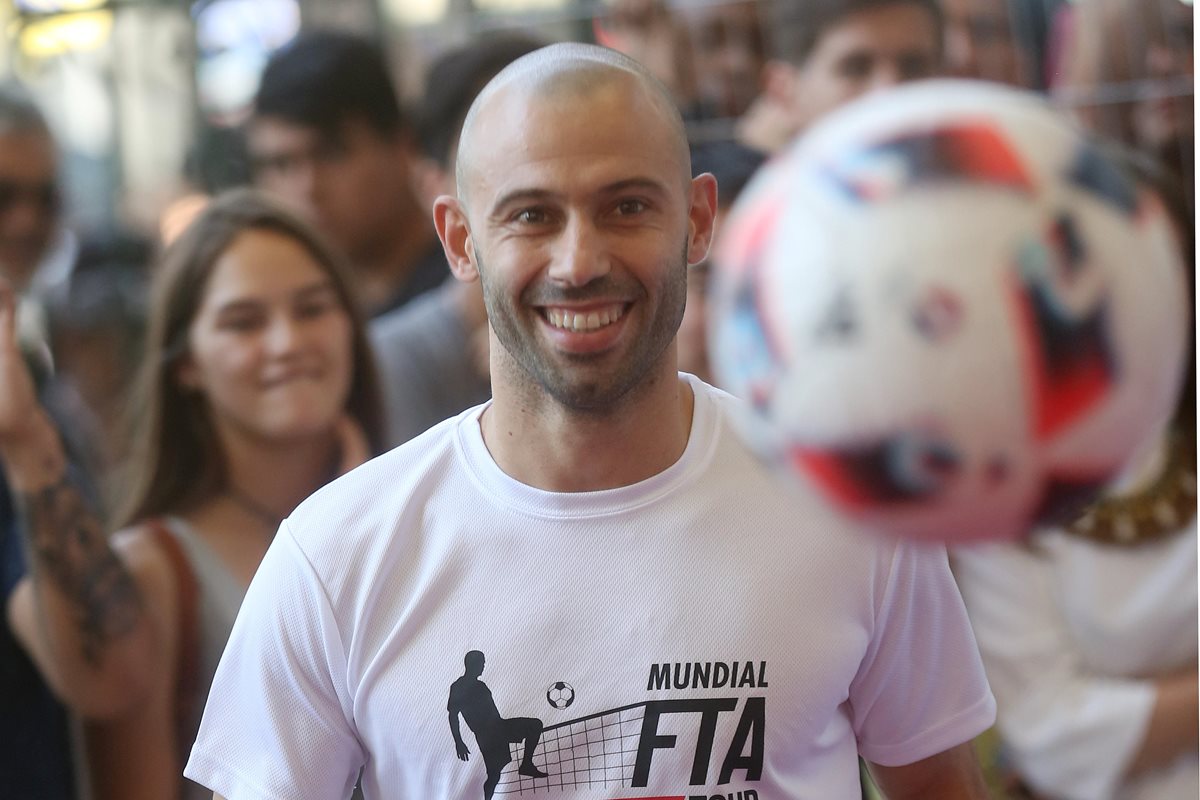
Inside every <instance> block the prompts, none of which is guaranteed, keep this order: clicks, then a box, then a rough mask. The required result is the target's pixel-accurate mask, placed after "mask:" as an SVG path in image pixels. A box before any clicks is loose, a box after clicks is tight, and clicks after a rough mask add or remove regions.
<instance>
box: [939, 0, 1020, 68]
mask: <svg viewBox="0 0 1200 800" xmlns="http://www.w3.org/2000/svg"><path fill="white" fill-rule="evenodd" d="M1039 1H1040V0H1039ZM1019 3H1020V0H941V4H942V15H943V16H944V18H945V22H944V25H945V44H944V46H943V51H944V52H945V71H946V74H947V75H952V76H954V77H958V78H977V79H980V80H988V81H998V82H1000V83H1007V84H1009V85H1011V86H1019V87H1033V86H1034V85H1035V84H1037V83H1038V80H1037V78H1038V76H1037V74H1036V72H1037V60H1036V59H1035V58H1034V55H1035V54H1034V53H1033V52H1031V50H1030V44H1029V42H1028V38H1029V37H1028V35H1023V33H1024V32H1023V30H1022V24H1023V22H1024V18H1023V16H1022V15H1021V13H1020V5H1019ZM1026 13H1028V12H1026Z"/></svg>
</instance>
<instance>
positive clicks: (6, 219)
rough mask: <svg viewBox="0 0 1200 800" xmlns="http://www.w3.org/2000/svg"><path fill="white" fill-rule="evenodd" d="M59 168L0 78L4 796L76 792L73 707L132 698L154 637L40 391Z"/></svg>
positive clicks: (0, 763)
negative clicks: (41, 291)
mask: <svg viewBox="0 0 1200 800" xmlns="http://www.w3.org/2000/svg"><path fill="white" fill-rule="evenodd" d="M56 174H57V156H56V149H55V143H54V140H53V137H52V135H51V132H50V128H49V126H48V125H47V124H46V121H45V119H44V117H43V116H42V114H41V113H40V111H39V110H38V108H37V107H36V105H35V104H34V102H33V100H32V99H31V98H30V97H29V95H28V93H27V92H25V91H24V90H23V89H22V88H21V87H19V86H17V85H15V84H3V85H0V467H2V470H0V611H2V612H3V613H2V614H0V792H2V793H3V794H4V795H5V796H6V797H8V796H11V797H20V798H23V799H24V800H67V799H68V798H73V797H75V796H76V793H77V792H79V791H82V789H83V787H84V785H85V781H84V780H83V779H82V777H81V770H80V769H79V761H78V759H76V758H75V756H74V748H73V747H72V743H71V737H70V734H69V722H68V712H67V709H68V708H71V709H73V710H76V711H80V712H82V713H86V714H90V715H98V716H103V715H107V714H113V713H117V712H119V711H121V710H122V709H124V708H126V707H128V704H129V703H130V702H133V701H134V700H136V699H137V698H139V697H141V696H142V695H143V694H144V692H145V690H146V688H147V687H148V685H149V678H150V675H149V671H148V669H147V667H146V662H147V659H148V658H149V656H150V655H151V654H152V653H153V651H154V647H155V646H156V641H155V639H154V637H153V631H152V629H151V627H150V625H149V622H148V617H147V614H146V613H145V606H144V604H143V602H142V599H141V597H140V595H139V593H138V591H137V588H136V585H135V584H134V582H133V580H132V578H131V576H130V575H129V573H128V571H127V570H126V569H125V567H124V566H123V565H122V564H121V562H120V561H119V560H118V559H117V558H116V557H115V556H114V555H113V553H112V552H111V550H110V549H109V548H108V545H107V543H106V538H105V535H104V529H103V526H102V525H101V524H100V522H99V520H98V517H97V513H96V498H95V496H94V492H93V491H91V484H90V481H89V480H88V477H87V476H86V475H85V474H83V473H82V472H81V470H80V469H79V468H78V462H79V458H78V453H72V452H71V450H70V449H69V448H68V447H67V445H66V441H65V439H64V436H63V435H62V431H63V429H64V428H63V424H62V422H63V419H62V415H61V413H60V412H61V410H60V409H54V410H53V414H52V412H51V411H50V410H47V405H46V398H45V397H40V396H39V392H40V391H41V390H44V388H45V384H46V381H47V380H48V379H49V377H50V372H49V360H48V358H47V357H46V356H47V353H48V349H47V348H46V341H45V338H44V337H45V335H46V331H45V325H44V322H45V317H44V314H43V312H44V308H43V306H42V305H41V302H40V299H41V298H40V297H38V296H37V295H38V292H37V289H38V288H39V287H38V284H39V277H40V275H41V274H42V270H43V269H44V264H45V263H46V261H47V254H48V252H49V251H50V250H51V249H52V244H53V242H54V240H55V232H56V231H57V230H58V229H59V213H60V197H59V188H58V186H57V183H56ZM67 438H73V437H67Z"/></svg>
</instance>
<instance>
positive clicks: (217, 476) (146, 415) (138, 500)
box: [116, 189, 383, 527]
mask: <svg viewBox="0 0 1200 800" xmlns="http://www.w3.org/2000/svg"><path fill="white" fill-rule="evenodd" d="M248 230H266V231H274V232H277V233H280V234H283V235H284V236H287V237H289V238H291V239H293V240H294V241H296V242H297V243H298V244H300V245H301V246H302V247H304V249H305V250H307V251H308V252H309V253H310V254H311V255H312V257H313V259H314V260H315V261H316V262H317V263H318V265H319V266H320V267H321V268H322V270H324V271H325V273H326V274H327V275H328V276H329V277H330V278H331V280H332V282H333V288H334V292H335V293H336V294H337V297H338V299H339V301H341V304H342V306H343V307H344V308H345V309H346V312H347V313H348V314H349V315H350V320H351V332H352V333H351V352H352V359H353V376H352V378H351V383H350V393H349V395H348V397H347V399H346V411H347V413H348V414H349V415H350V416H351V417H353V418H354V419H355V420H356V421H357V422H358V423H359V424H360V425H361V426H362V428H363V431H364V432H365V433H366V436H367V441H368V442H369V443H370V445H371V449H372V451H373V452H379V450H380V449H381V445H382V441H383V436H382V431H383V411H382V406H381V400H380V393H379V380H378V378H377V376H376V372H375V364H374V361H373V360H372V356H371V349H370V345H369V343H368V341H367V334H366V327H365V322H364V317H363V314H362V311H361V310H360V309H359V306H358V302H357V301H356V299H355V297H354V295H353V292H352V290H351V283H350V279H349V277H348V273H347V271H346V268H345V267H344V266H343V264H342V262H341V261H340V260H339V259H338V258H337V257H336V256H335V255H334V254H333V253H334V251H332V250H331V249H330V248H329V247H328V246H327V245H326V244H325V243H324V241H323V240H322V239H321V238H320V236H318V235H317V234H316V233H315V232H313V230H312V229H311V228H309V226H307V225H306V224H304V223H303V222H301V221H300V220H299V219H298V218H297V217H295V216H293V215H292V214H291V213H290V212H288V211H286V210H284V208H283V207H282V206H280V205H279V204H278V203H276V202H275V201H274V200H271V199H268V198H267V197H266V196H265V195H263V194H261V193H259V192H256V191H254V190H250V189H235V190H233V191H231V192H228V193H226V194H224V195H221V196H219V197H217V198H216V199H214V200H213V201H212V202H211V203H210V204H209V205H208V206H207V207H206V208H205V209H204V210H203V211H202V212H201V213H200V215H199V216H198V217H197V218H196V219H195V220H194V221H193V222H192V224H191V225H190V226H188V228H187V230H185V231H184V232H183V233H182V234H181V235H180V236H179V238H178V239H176V240H175V241H174V242H173V243H172V244H171V246H170V247H168V248H167V250H166V252H165V253H164V254H163V257H162V260H161V263H160V264H159V265H158V269H157V271H156V273H155V275H154V286H153V288H152V292H151V301H150V309H149V321H148V331H147V335H146V342H145V349H144V355H143V358H142V364H141V368H140V375H139V378H138V380H137V382H136V385H135V387H134V394H133V402H132V404H131V407H130V411H131V417H130V421H131V429H132V432H133V448H132V457H131V459H130V470H129V473H130V474H129V480H128V483H129V490H128V491H127V492H126V494H125V497H123V498H122V501H123V503H124V507H123V508H121V509H119V512H118V516H117V520H116V522H117V527H123V526H125V525H129V524H131V523H133V522H136V521H138V520H141V519H145V518H147V517H154V516H159V515H162V514H166V513H174V512H179V511H182V510H186V509H188V508H193V507H195V505H197V504H198V503H201V502H203V501H205V500H206V499H208V498H209V497H212V496H213V495H214V494H216V493H217V492H219V491H222V490H223V489H224V488H225V482H226V480H227V476H226V471H225V470H226V467H225V460H224V454H223V453H222V452H221V450H220V446H219V444H218V440H217V436H216V432H215V430H214V429H213V423H212V420H211V418H210V414H209V408H208V403H207V400H206V399H205V398H204V397H203V396H202V395H200V394H197V393H195V392H189V391H186V390H185V389H184V388H183V387H182V386H181V385H180V384H179V381H178V380H177V379H176V375H175V372H176V368H177V366H178V364H179V363H180V359H181V358H182V357H183V356H184V355H185V354H186V353H187V350H188V331H189V328H190V327H191V324H192V321H193V319H194V318H195V316H196V313H197V311H198V310H199V308H200V305H201V302H202V300H203V297H204V292H205V290H206V288H207V286H208V281H209V277H210V276H211V275H212V273H213V270H214V268H215V266H216V263H217V261H218V260H219V259H220V257H221V255H222V254H223V253H224V252H225V251H226V250H227V249H228V248H229V247H230V245H231V244H232V243H233V241H234V240H235V239H236V238H237V237H238V236H239V235H240V234H241V233H243V232H245V231H248Z"/></svg>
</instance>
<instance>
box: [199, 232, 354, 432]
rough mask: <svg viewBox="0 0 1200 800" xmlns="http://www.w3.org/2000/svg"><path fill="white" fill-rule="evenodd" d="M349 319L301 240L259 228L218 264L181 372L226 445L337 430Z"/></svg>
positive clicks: (348, 355)
mask: <svg viewBox="0 0 1200 800" xmlns="http://www.w3.org/2000/svg"><path fill="white" fill-rule="evenodd" d="M351 325H352V323H351V320H350V315H349V313H348V312H347V310H346V308H345V307H344V306H343V305H342V303H341V301H340V299H339V297H338V294H337V291H336V289H335V288H334V284H333V280H332V278H331V277H330V276H329V274H328V273H327V272H326V271H325V270H324V269H323V268H322V267H321V266H320V264H319V263H318V262H317V261H316V259H315V258H313V256H312V254H311V253H309V251H308V250H307V249H306V248H305V247H304V246H303V245H301V244H300V243H298V242H297V241H296V240H294V239H292V238H291V237H289V236H287V235H285V234H283V233H279V232H276V231H271V230H261V229H253V228H251V229H248V230H245V231H243V232H242V233H240V234H238V236H237V238H235V239H234V240H233V241H232V243H231V244H230V245H229V247H228V248H227V249H226V250H225V252H224V253H222V254H221V256H220V257H219V258H218V259H217V261H216V263H215V264H214V266H213V271H212V274H211V275H210V276H209V278H208V282H207V285H206V287H205V290H204V295H203V298H202V299H201V302H200V306H199V308H198V309H197V311H196V316H195V318H194V319H193V320H192V323H191V325H190V326H189V329H188V354H187V356H186V357H185V358H184V360H183V362H182V363H181V364H180V366H179V373H178V379H179V380H180V382H181V383H182V384H183V385H184V386H185V387H187V388H189V389H191V390H193V391H198V392H200V393H201V394H203V395H204V397H205V399H206V400H207V403H208V406H209V408H210V410H211V414H212V422H213V426H214V427H215V428H216V430H217V432H218V435H219V437H220V439H221V441H222V442H223V443H224V444H225V446H226V448H227V449H228V447H229V446H230V444H231V443H232V442H234V441H247V440H248V441H256V442H275V443H281V444H288V443H294V442H296V441H300V440H304V439H308V438H311V437H314V436H325V435H329V434H331V432H332V431H333V427H334V424H335V422H336V421H337V420H338V418H339V417H340V416H341V414H342V413H343V409H344V408H345V404H346V400H347V397H348V396H349V393H350V385H351V378H352V373H353V361H352V352H351V351H352V335H351Z"/></svg>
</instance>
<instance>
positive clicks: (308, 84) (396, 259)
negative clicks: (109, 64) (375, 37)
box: [246, 31, 448, 316]
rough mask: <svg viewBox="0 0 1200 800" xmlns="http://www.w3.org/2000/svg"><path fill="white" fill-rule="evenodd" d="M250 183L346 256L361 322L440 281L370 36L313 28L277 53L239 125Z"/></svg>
mask: <svg viewBox="0 0 1200 800" xmlns="http://www.w3.org/2000/svg"><path fill="white" fill-rule="evenodd" d="M246 148H247V154H248V158H249V161H250V168H251V173H252V176H253V181H254V184H255V185H256V186H258V187H259V188H261V189H265V190H267V191H269V192H271V193H273V194H275V195H277V196H278V197H280V198H281V199H282V200H283V201H284V202H285V203H287V204H288V205H289V206H291V207H292V208H293V210H295V211H296V212H297V213H299V214H300V215H301V216H302V217H303V218H304V219H305V220H307V221H308V222H309V223H311V224H313V225H315V226H316V228H317V229H318V230H319V231H320V232H321V233H322V234H324V235H325V236H326V237H327V238H328V239H329V240H331V241H332V242H333V244H334V245H335V246H337V247H338V248H340V249H341V250H342V251H343V253H344V254H345V255H346V256H347V257H348V259H349V263H350V265H351V269H352V271H353V277H354V283H355V287H356V291H357V292H358V294H359V295H360V296H361V297H362V298H363V302H364V303H365V305H366V309H367V313H368V315H369V316H377V315H379V314H382V313H384V312H386V311H390V310H391V309H394V308H399V307H400V306H402V305H404V304H405V303H406V302H408V301H409V300H411V299H413V298H414V297H416V296H418V295H420V294H421V293H422V292H426V291H428V290H430V289H433V288H435V287H437V286H439V285H441V284H442V282H444V281H445V280H446V278H447V277H448V275H447V272H446V264H445V260H444V259H443V258H442V255H441V251H440V249H439V248H438V246H437V237H436V236H435V235H434V231H433V227H432V225H430V223H429V215H428V213H427V211H426V209H423V208H421V207H420V204H419V202H418V200H417V197H416V195H415V193H414V192H413V187H412V176H411V174H410V173H411V169H412V163H413V159H414V158H415V157H416V152H415V146H414V142H413V131H412V126H411V123H410V121H409V120H408V118H407V117H406V116H405V115H404V113H403V112H402V110H401V107H400V102H399V99H398V98H397V96H396V89H395V85H394V83H393V81H392V77H391V75H390V73H389V72H388V66H387V63H386V61H385V59H384V56H383V53H382V52H381V51H380V50H379V48H378V47H376V46H375V44H374V43H372V42H371V41H369V40H367V39H364V38H361V37H359V36H357V35H354V34H350V33H343V32H335V31H313V32H310V33H304V34H301V35H300V36H299V37H297V38H296V39H294V40H293V41H292V42H290V43H288V44H287V45H285V46H284V47H282V48H281V49H279V50H278V51H276V52H275V53H274V54H273V55H272V56H271V59H270V60H269V61H268V63H267V66H266V68H265V69H264V71H263V74H262V80H261V83H260V84H259V88H258V92H257V94H256V95H255V98H254V110H253V113H252V115H251V118H250V120H249V122H248V123H247V129H246Z"/></svg>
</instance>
